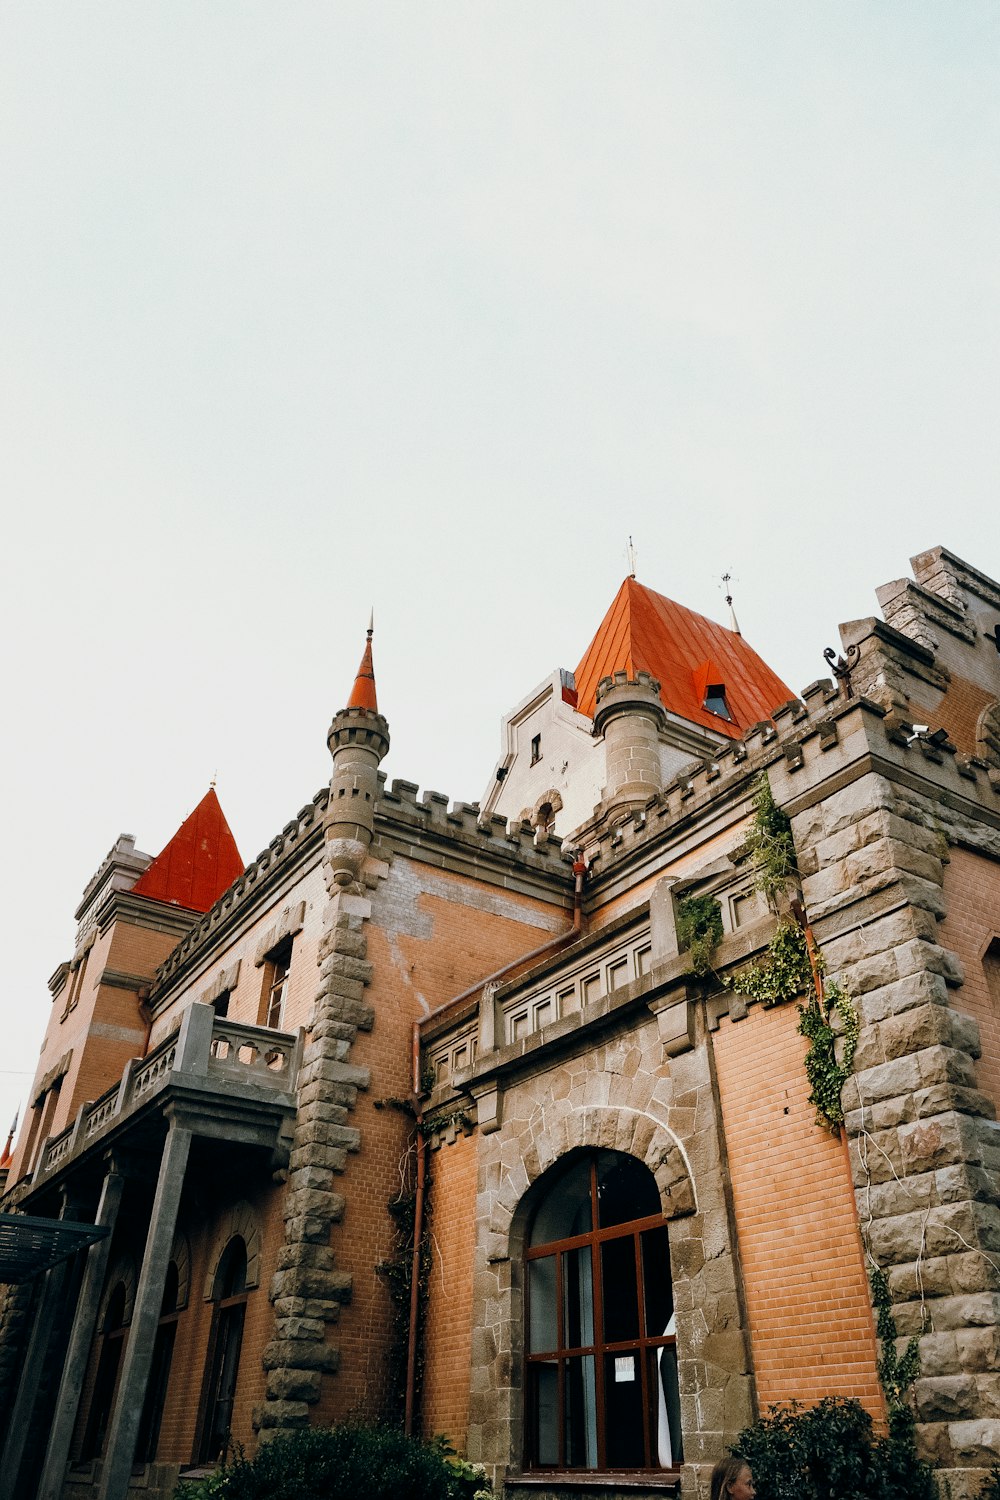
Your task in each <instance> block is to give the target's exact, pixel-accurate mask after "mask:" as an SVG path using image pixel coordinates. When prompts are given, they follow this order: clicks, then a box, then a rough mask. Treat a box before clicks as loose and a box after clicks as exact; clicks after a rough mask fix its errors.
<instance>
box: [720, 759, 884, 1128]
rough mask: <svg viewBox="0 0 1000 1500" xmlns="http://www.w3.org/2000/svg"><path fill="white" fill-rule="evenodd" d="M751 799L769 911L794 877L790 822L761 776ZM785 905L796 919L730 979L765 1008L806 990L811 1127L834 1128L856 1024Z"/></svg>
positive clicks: (759, 879) (797, 906)
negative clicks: (809, 992) (812, 1116)
mask: <svg viewBox="0 0 1000 1500" xmlns="http://www.w3.org/2000/svg"><path fill="white" fill-rule="evenodd" d="M753 801H754V816H753V821H752V823H751V826H750V831H749V833H748V835H747V847H748V848H749V850H750V857H751V860H752V862H753V865H754V869H755V871H756V879H755V881H754V886H755V889H756V890H759V891H762V892H763V893H764V895H765V896H766V897H767V899H768V903H769V904H770V906H771V907H772V908H774V907H775V906H776V904H777V897H778V896H779V895H780V894H782V893H783V892H784V891H785V890H786V888H787V885H788V882H789V881H790V880H791V879H793V878H794V877H795V875H796V874H797V865H796V862H795V845H794V842H793V840H792V825H791V823H790V822H789V820H788V817H787V815H786V814H785V813H784V812H782V810H781V808H780V807H779V806H778V804H777V803H776V802H775V800H774V794H773V793H772V791H771V784H770V782H769V781H768V779H767V777H766V776H765V775H761V776H760V777H759V778H758V780H757V785H756V789H755V791H754V799H753ZM792 910H793V911H794V912H795V915H796V917H797V918H798V921H795V922H793V921H792V920H791V919H789V918H785V919H784V920H782V921H779V922H778V924H777V926H776V927H775V929H774V935H773V937H772V938H771V941H770V943H769V944H768V946H767V952H766V953H765V954H764V957H763V958H762V959H760V960H759V961H758V962H756V963H752V964H749V965H748V966H747V967H746V968H745V969H744V970H743V971H742V973H741V974H738V975H737V976H736V979H735V980H730V981H729V984H730V986H731V987H733V988H736V989H738V990H739V992H740V994H743V995H746V996H747V997H748V998H749V999H751V1000H757V1001H759V1002H760V1004H761V1005H763V1006H766V1007H770V1006H772V1005H781V1004H782V1003H783V1002H784V1001H787V1000H792V999H794V998H795V996H796V995H799V994H801V993H802V991H803V990H804V989H806V988H808V989H810V991H811V994H810V997H809V1000H808V1001H807V1002H806V1003H805V1004H803V1005H800V1006H799V1025H798V1030H799V1034H800V1035H801V1036H804V1037H805V1038H806V1040H807V1041H808V1043H809V1047H808V1050H807V1052H806V1055H805V1060H804V1063H805V1070H806V1077H807V1078H808V1080H809V1088H810V1093H809V1103H810V1104H811V1105H812V1106H813V1108H814V1109H815V1111H816V1123H817V1125H822V1126H823V1127H824V1128H825V1129H827V1130H833V1131H836V1130H837V1129H838V1128H839V1127H840V1125H841V1124H842V1123H843V1120H844V1106H843V1104H842V1103H841V1098H840V1096H841V1091H842V1089H843V1087H844V1084H845V1083H846V1082H847V1080H848V1078H849V1077H850V1075H851V1070H852V1068H853V1066H854V1052H855V1049H856V1047H857V1044H858V1036H859V1034H860V1030H861V1023H860V1021H859V1019H858V1013H857V1011H856V1009H855V1007H854V1004H853V1002H852V1001H851V998H850V996H849V995H848V994H847V993H846V992H845V991H844V990H843V989H842V988H841V986H840V985H838V984H835V983H834V982H833V981H832V980H828V979H827V978H826V966H825V964H824V962H823V955H822V954H821V953H820V951H819V948H818V947H817V945H816V942H815V940H814V939H813V936H812V932H811V931H810V929H809V926H808V923H807V921H806V917H805V912H804V911H803V909H802V906H801V903H800V902H794V901H793V903H792ZM838 1041H839V1042H840V1057H839V1059H838V1056H837V1050H838Z"/></svg>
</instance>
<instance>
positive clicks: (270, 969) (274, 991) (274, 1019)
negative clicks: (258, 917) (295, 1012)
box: [257, 937, 292, 1031]
mask: <svg viewBox="0 0 1000 1500" xmlns="http://www.w3.org/2000/svg"><path fill="white" fill-rule="evenodd" d="M291 972H292V939H291V937H285V938H282V940H281V942H280V943H278V944H277V945H276V947H274V948H272V949H271V952H270V953H269V954H268V955H267V957H266V958H265V960H264V979H263V983H262V985H261V992H260V1006H259V1007H258V1011H257V1025H258V1026H266V1027H268V1029H269V1030H271V1031H280V1030H281V1023H282V1021H283V1020H284V1015H285V1001H286V999H287V998H288V981H289V977H290V975H291Z"/></svg>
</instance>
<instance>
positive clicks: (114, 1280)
mask: <svg viewBox="0 0 1000 1500" xmlns="http://www.w3.org/2000/svg"><path fill="white" fill-rule="evenodd" d="M137 1282H138V1273H137V1271H136V1266H135V1260H134V1258H133V1257H132V1256H131V1255H119V1256H117V1258H116V1259H115V1260H114V1261H112V1263H111V1265H110V1267H109V1268H108V1276H107V1280H106V1281H105V1283H104V1292H103V1294H102V1296H101V1302H100V1306H99V1308H98V1312H97V1330H98V1332H99V1333H100V1332H103V1330H104V1320H105V1318H106V1317H107V1315H108V1304H109V1303H110V1301H111V1297H112V1293H113V1292H114V1290H115V1287H117V1286H118V1285H119V1283H124V1286H125V1311H124V1313H123V1315H122V1327H124V1328H127V1327H128V1325H129V1324H130V1323H131V1321H132V1309H133V1308H134V1307H135V1289H136V1284H137Z"/></svg>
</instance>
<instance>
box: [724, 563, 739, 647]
mask: <svg viewBox="0 0 1000 1500" xmlns="http://www.w3.org/2000/svg"><path fill="white" fill-rule="evenodd" d="M732 581H733V575H732V573H723V575H722V587H723V589H724V590H725V595H726V603H727V604H728V605H729V628H730V630H731V631H732V632H733V633H734V635H739V634H740V622H739V620H737V618H736V611H735V609H734V608H733V593H732V589H731V588H730V587H729V585H730V584H731V583H732Z"/></svg>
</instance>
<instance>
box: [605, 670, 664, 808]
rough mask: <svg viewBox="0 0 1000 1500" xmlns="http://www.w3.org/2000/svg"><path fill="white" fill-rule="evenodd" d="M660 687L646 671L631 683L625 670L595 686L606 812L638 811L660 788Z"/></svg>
mask: <svg viewBox="0 0 1000 1500" xmlns="http://www.w3.org/2000/svg"><path fill="white" fill-rule="evenodd" d="M666 719H667V716H666V712H665V710H664V707H663V704H662V703H661V702H660V684H659V683H658V682H657V681H656V679H655V677H650V675H649V673H648V672H637V673H636V675H635V677H634V678H632V679H630V678H629V677H627V676H626V674H625V673H624V672H616V673H615V675H614V677H605V678H604V679H603V680H602V681H601V682H600V683H599V684H598V687H597V711H596V713H595V714H594V733H595V734H596V735H601V736H603V738H604V745H605V751H606V755H607V783H606V785H605V787H604V790H603V793H602V800H603V802H604V804H605V807H606V808H607V810H608V811H612V812H613V811H618V810H621V811H629V810H631V809H633V808H634V809H636V810H638V809H639V808H641V807H644V806H645V805H646V803H647V802H648V801H649V799H650V798H651V797H655V796H656V794H657V793H658V792H660V791H662V789H663V771H662V765H661V761H660V730H661V728H663V727H664V725H665V724H666Z"/></svg>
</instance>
